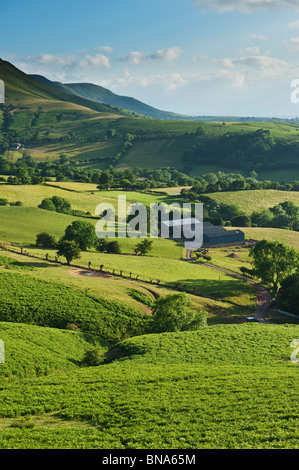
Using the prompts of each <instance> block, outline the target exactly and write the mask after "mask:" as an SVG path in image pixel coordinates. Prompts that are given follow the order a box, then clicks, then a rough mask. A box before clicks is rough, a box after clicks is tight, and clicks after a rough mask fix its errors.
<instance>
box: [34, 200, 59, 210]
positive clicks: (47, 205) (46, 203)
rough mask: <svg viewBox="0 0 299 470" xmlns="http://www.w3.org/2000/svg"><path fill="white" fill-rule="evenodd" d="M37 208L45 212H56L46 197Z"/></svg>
mask: <svg viewBox="0 0 299 470" xmlns="http://www.w3.org/2000/svg"><path fill="white" fill-rule="evenodd" d="M38 208H39V209H45V210H46V211H52V212H55V211H56V207H55V206H54V204H53V201H52V199H50V198H48V197H47V198H45V199H43V200H42V202H41V203H40V205H39V206H38Z"/></svg>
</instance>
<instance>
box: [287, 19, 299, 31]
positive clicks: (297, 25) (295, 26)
mask: <svg viewBox="0 0 299 470" xmlns="http://www.w3.org/2000/svg"><path fill="white" fill-rule="evenodd" d="M288 28H291V29H299V20H296V21H293V23H289V24H288Z"/></svg>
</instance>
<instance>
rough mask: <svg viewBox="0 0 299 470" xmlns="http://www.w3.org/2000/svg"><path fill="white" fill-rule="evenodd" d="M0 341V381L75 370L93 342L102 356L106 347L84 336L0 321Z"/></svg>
mask: <svg viewBox="0 0 299 470" xmlns="http://www.w3.org/2000/svg"><path fill="white" fill-rule="evenodd" d="M0 339H1V340H2V341H3V342H4V345H5V363H4V364H1V367H0V381H1V379H3V378H9V379H11V378H24V377H39V376H43V375H49V374H53V373H54V374H61V373H62V372H65V371H68V370H76V369H78V368H79V367H80V366H81V364H82V361H83V358H84V354H85V352H86V351H87V350H89V349H91V348H92V346H93V344H94V343H95V344H97V346H98V348H101V349H102V351H103V353H104V352H105V351H106V350H107V348H108V343H107V342H105V341H104V340H102V339H100V338H96V337H92V336H88V335H87V334H83V333H78V332H74V331H70V330H58V329H55V328H46V327H44V328H42V327H39V326H36V325H25V324H23V323H7V322H3V321H1V322H0Z"/></svg>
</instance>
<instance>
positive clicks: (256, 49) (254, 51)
mask: <svg viewBox="0 0 299 470" xmlns="http://www.w3.org/2000/svg"><path fill="white" fill-rule="evenodd" d="M239 54H242V55H259V54H260V48H259V47H246V49H243V50H240V51H239Z"/></svg>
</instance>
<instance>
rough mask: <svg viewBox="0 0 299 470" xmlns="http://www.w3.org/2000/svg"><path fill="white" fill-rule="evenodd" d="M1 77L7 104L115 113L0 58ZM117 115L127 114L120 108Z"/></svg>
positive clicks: (22, 106) (31, 107)
mask: <svg viewBox="0 0 299 470" xmlns="http://www.w3.org/2000/svg"><path fill="white" fill-rule="evenodd" d="M0 78H1V79H2V80H3V81H4V83H5V104H6V105H12V106H13V107H17V108H18V107H21V108H24V107H26V108H29V109H34V108H38V107H39V106H41V105H42V106H43V108H44V107H46V108H47V107H51V109H55V108H59V109H61V108H66V109H69V108H73V109H74V108H75V109H80V110H85V111H90V110H93V111H97V112H100V113H109V114H111V113H112V114H113V110H112V109H111V108H110V107H108V106H105V105H103V104H100V103H96V102H94V101H91V100H87V99H85V98H83V97H81V96H77V95H75V94H74V95H70V94H69V93H65V92H64V91H62V90H61V89H57V88H54V87H52V86H49V82H45V83H42V82H40V81H38V80H35V79H34V78H32V77H31V76H29V75H27V74H26V73H24V72H22V71H21V70H19V69H17V68H16V67H15V66H14V65H12V64H11V63H9V62H7V61H4V60H2V59H0ZM114 114H116V115H123V114H126V113H125V112H123V111H122V110H118V111H117V113H116V112H115V111H114Z"/></svg>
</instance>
